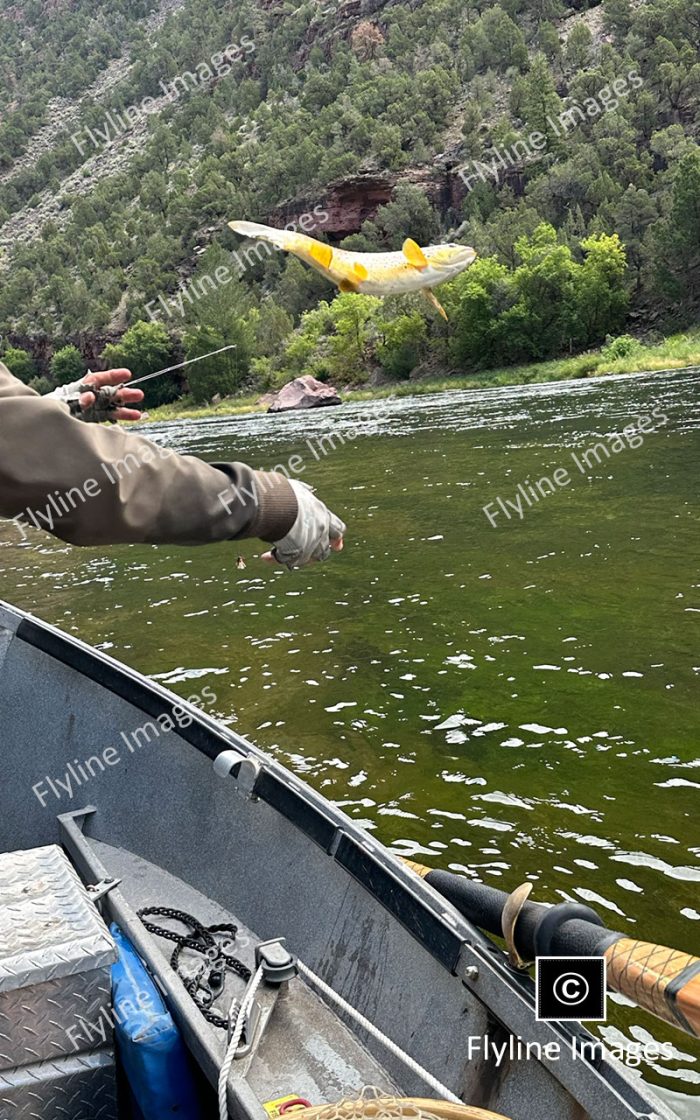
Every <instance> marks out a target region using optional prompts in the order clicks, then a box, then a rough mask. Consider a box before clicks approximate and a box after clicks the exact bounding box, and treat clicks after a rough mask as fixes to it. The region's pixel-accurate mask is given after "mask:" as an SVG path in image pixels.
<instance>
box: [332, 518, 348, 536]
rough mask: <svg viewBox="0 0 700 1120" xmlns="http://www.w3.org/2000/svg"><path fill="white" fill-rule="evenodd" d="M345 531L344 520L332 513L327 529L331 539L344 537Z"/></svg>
mask: <svg viewBox="0 0 700 1120" xmlns="http://www.w3.org/2000/svg"><path fill="white" fill-rule="evenodd" d="M346 532H347V525H346V524H345V522H344V521H341V520H340V518H339V517H336V515H335V514H334V513H332V514H331V523H330V529H329V534H330V538H331V540H332V541H335V540H338V538H339V537H344V536H345V533H346Z"/></svg>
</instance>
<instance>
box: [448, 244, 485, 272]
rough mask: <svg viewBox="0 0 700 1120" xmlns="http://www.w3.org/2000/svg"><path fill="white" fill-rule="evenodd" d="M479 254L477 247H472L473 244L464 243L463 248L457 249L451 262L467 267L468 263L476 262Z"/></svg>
mask: <svg viewBox="0 0 700 1120" xmlns="http://www.w3.org/2000/svg"><path fill="white" fill-rule="evenodd" d="M478 255H479V254H478V253H477V251H476V249H472V247H471V245H464V246H463V247H462V248H460V249H458V250H456V251H455V255H454V257H453V258H452V261H451V262H450V263H451V264H453V265H459V266H460V268H466V267H467V265H469V264H474V261H475V260H476V258H477V257H478Z"/></svg>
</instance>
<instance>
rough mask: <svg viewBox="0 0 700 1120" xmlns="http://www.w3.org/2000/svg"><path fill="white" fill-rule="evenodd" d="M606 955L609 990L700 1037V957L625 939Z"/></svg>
mask: <svg viewBox="0 0 700 1120" xmlns="http://www.w3.org/2000/svg"><path fill="white" fill-rule="evenodd" d="M603 955H604V957H605V959H606V961H607V964H608V970H607V975H608V987H609V988H612V989H613V990H614V991H616V992H620V993H621V994H622V995H623V996H627V998H628V999H631V1000H632V1002H633V1003H636V1004H637V1006H638V1007H643V1008H644V1009H645V1010H646V1011H650V1012H651V1014H652V1015H656V1016H657V1018H659V1019H663V1020H664V1021H665V1022H667V1023H671V1024H672V1025H673V1026H674V1027H680V1028H681V1030H684V1031H685V1032H686V1033H687V1034H691V1035H693V1036H694V1037H695V1038H700V957H692V956H690V954H689V953H681V952H679V951H678V950H677V949H669V948H667V947H666V946H665V945H652V944H650V943H649V942H647V941H632V940H631V939H630V938H629V937H623V936H620V937H618V939H617V940H616V941H615V942H614V943H613V944H612V945H610V946H608V948H607V949H606V951H605V953H604V954H603Z"/></svg>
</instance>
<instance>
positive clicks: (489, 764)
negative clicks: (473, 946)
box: [0, 370, 700, 1116]
mask: <svg viewBox="0 0 700 1120" xmlns="http://www.w3.org/2000/svg"><path fill="white" fill-rule="evenodd" d="M699 405H700V370H691V371H685V372H681V373H657V374H653V375H637V376H635V377H631V378H630V377H625V378H608V379H598V380H595V381H590V382H587V381H579V382H566V383H561V384H555V385H540V386H526V387H516V388H512V389H497V390H487V391H474V392H456V393H446V394H442V395H436V396H433V397H419V398H413V399H412V398H403V399H400V400H396V401H390V402H375V403H372V404H370V403H368V404H353V405H344V406H343V407H342V408H338V409H326V410H318V411H314V412H312V413H293V414H288V415H284V416H255V417H249V418H243V419H240V418H238V419H237V418H231V419H230V420H229V419H216V420H209V421H199V422H193V421H188V422H184V421H183V422H175V423H170V424H167V425H166V424H162V425H149V426H148V427H145V426H144V427H143V428H142V430H143V431H145V432H147V433H149V434H150V435H152V436H153V437H154V438H155V439H156V440H157V441H158V442H161V443H165V444H168V445H170V446H173V447H175V448H177V449H178V450H181V451H186V452H193V453H195V454H198V455H201V456H203V457H204V458H208V459H211V460H227V459H243V460H245V461H248V462H251V463H253V465H255V466H258V467H266V468H272V467H275V466H276V465H278V464H285V463H287V462H288V461H289V457H290V456H293V455H298V456H300V457H301V462H302V463H303V465H304V468H305V469H304V470H303V471H302V472H300V473H299V474H298V477H300V478H303V479H304V480H306V481H309V482H313V483H314V484H315V485H317V486H318V489H319V493H320V494H321V496H322V497H323V498H324V500H326V501H327V502H328V503H329V504H330V505H331V506H332V507H333V508H334V509H335V510H336V511H337V512H338V513H340V514H341V516H343V517H344V519H345V520H346V521H347V523H348V526H349V529H348V539H347V547H346V550H345V551H344V553H343V555H342V556H341V557H337V558H334V560H333V561H332V562H331V563H329V564H327V565H323V566H318V567H314V568H313V569H307V570H304V571H301V572H295V573H288V572H286V571H282V570H274V569H271V568H268V567H267V566H266V565H264V564H262V563H261V562H259V561H258V560H257V559H256V554H257V552H258V551H259V548H258V545H257V544H256V543H255V542H243V543H242V544H241V545H240V546H238V545H235V544H234V545H217V546H212V547H208V548H202V549H184V548H166V547H160V548H155V547H151V546H138V547H136V546H132V547H119V548H113V549H110V550H109V551H104V550H98V549H86V550H79V549H72V548H68V547H67V546H65V545H63V544H61V542H58V541H55V540H53V539H52V538H49V537H46V536H42V535H41V534H39V533H36V534H35V535H33V536H32V538H31V539H30V540H29V541H28V542H26V543H25V544H23V545H21V546H20V545H19V544H18V543H17V533H16V530H15V529H14V527H13V526H9V525H5V526H3V527H2V530H1V531H0V540H1V541H2V542H3V546H4V547H3V548H2V550H1V551H0V564H1V565H2V568H3V592H2V595H3V598H5V599H7V600H9V601H10V602H13V603H15V604H16V605H18V606H20V607H22V608H25V609H28V610H31V611H33V612H35V613H36V614H38V615H40V616H41V617H42V618H45V619H47V620H49V621H51V622H53V623H56V624H57V625H59V626H61V627H63V628H64V629H66V630H68V631H69V632H72V633H75V634H78V635H79V636H80V637H81V638H83V639H85V640H87V641H88V642H91V643H93V644H96V645H98V646H99V647H100V648H101V649H104V650H107V651H108V652H109V653H110V654H111V655H113V656H115V657H117V658H119V659H120V660H123V661H125V662H127V663H128V664H130V665H133V666H135V667H136V668H138V669H139V670H142V671H143V672H145V673H147V674H150V675H152V676H153V677H155V678H157V679H158V680H159V681H161V682H163V683H164V684H166V685H168V686H169V687H171V688H172V689H173V690H174V691H176V692H178V693H179V694H181V695H183V696H191V695H193V694H198V693H200V692H201V690H202V688H203V687H204V686H208V689H209V690H213V692H214V693H215V694H216V703H215V704H212V703H207V704H205V705H204V706H205V707H206V708H207V710H208V711H209V712H211V713H212V714H215V715H217V716H219V717H220V718H222V719H223V720H225V721H226V722H228V723H229V724H231V725H232V726H234V727H235V728H236V730H237V731H239V732H241V733H242V734H244V735H246V736H247V737H248V738H250V739H251V740H252V741H254V742H255V743H256V744H258V745H259V746H260V747H262V748H263V749H265V750H267V751H269V752H271V753H273V754H274V755H276V756H277V757H278V758H279V759H280V760H281V761H282V762H284V763H285V764H286V765H287V766H289V767H290V768H291V769H292V770H293V771H294V772H295V773H297V774H299V775H301V776H302V777H303V778H304V779H305V780H306V781H307V782H309V783H311V785H313V786H314V787H316V788H317V789H319V790H321V791H322V792H323V793H324V794H325V796H326V797H328V798H330V799H332V800H333V801H334V802H336V803H337V804H338V805H340V806H342V807H343V809H344V810H345V811H346V812H347V813H348V814H350V816H351V817H353V818H354V819H355V820H357V821H360V822H362V824H363V825H364V826H365V827H366V828H368V829H371V830H373V831H374V832H375V834H376V835H377V836H378V837H379V838H380V839H381V840H382V841H384V842H385V843H386V844H388V845H391V846H392V847H393V848H394V849H395V850H396V851H397V852H400V853H401V854H403V855H408V856H413V857H415V858H417V859H418V860H420V861H421V862H423V863H429V864H431V865H434V866H440V867H446V868H452V869H454V870H457V871H461V872H463V873H464V874H466V875H469V876H471V877H473V878H476V879H480V880H483V881H484V882H487V883H491V884H493V885H497V886H499V887H501V888H507V889H512V888H514V887H515V886H517V885H518V884H519V883H521V882H522V881H523V880H525V879H530V880H532V881H533V883H534V895H533V897H536V898H537V899H539V900H542V901H550V902H555V901H560V900H561V899H573V900H579V901H584V902H586V903H588V904H590V905H591V906H593V907H594V908H595V909H597V910H598V911H599V912H600V914H601V915H602V916H603V917H604V918H605V920H606V922H608V924H610V925H611V926H612V927H613V928H617V929H620V930H623V931H625V932H626V933H628V934H629V935H630V936H633V937H640V938H642V937H643V938H645V939H649V940H659V941H662V942H665V943H669V944H673V945H676V946H677V947H679V948H683V949H685V950H687V951H691V952H695V953H697V954H698V955H700V812H699V806H700V749H699V745H698V744H699V731H700V709H699V705H698V685H699V684H700V642H699V641H698V624H699V623H700V590H699V571H698V555H699V551H700V550H699V545H700V525H699V513H698V489H699V483H700V407H699ZM640 417H642V418H647V419H646V420H645V421H644V424H643V426H644V427H645V428H647V429H652V428H653V430H647V432H646V434H644V436H643V442H642V445H641V446H637V447H631V446H629V443H630V442H639V441H637V440H632V441H628V440H627V438H626V437H625V436H624V435H623V436H621V437H620V436H618V438H617V439H615V438H614V433H620V432H622V430H623V429H624V428H625V426H627V425H629V424H632V423H635V421H637V419H638V418H640ZM329 437H331V438H332V440H333V444H334V446H333V447H331V445H330V443H329V442H326V444H325V445H324V447H325V450H326V452H327V453H326V454H323V453H322V451H321V450H320V446H319V443H318V441H319V440H323V439H326V440H328V438H329ZM601 442H602V443H603V444H604V445H605V448H607V452H605V451H604V450H601V448H600V447H599V448H598V451H597V453H596V455H597V457H598V458H599V459H600V462H599V463H597V462H596V461H595V459H596V457H595V456H594V455H592V454H590V453H589V454H588V457H587V459H586V454H587V452H589V449H590V448H591V447H592V446H593V445H595V444H601ZM574 455H575V456H576V458H574ZM294 463H295V465H297V466H298V465H299V460H294ZM555 471H559V474H558V475H557V480H558V483H559V484H557V481H554V483H553V484H554V487H555V492H554V493H549V492H547V493H546V496H544V497H540V500H539V501H537V502H535V501H534V499H532V497H531V495H532V491H530V490H529V489H528V486H527V480H529V481H530V483H531V484H533V485H534V483H535V480H537V479H542V478H544V477H547V478H549V479H550V480H552V479H553V476H554V472H555ZM562 472H566V475H565V474H564V473H562ZM565 477H568V482H567V483H566V485H564V484H563V483H564V480H565ZM519 484H520V485H521V486H522V487H523V490H524V491H525V492H526V493H527V494H528V495H530V497H531V500H532V503H533V504H532V507H529V506H528V505H527V504H526V502H525V499H524V498H523V490H518V486H519ZM548 489H549V488H548V487H547V485H546V483H543V484H542V487H541V491H540V494H541V492H542V490H544V491H548ZM517 494H520V499H521V503H522V509H523V517H522V518H520V516H519V513H518V511H517V508H516V507H517V500H516V495H517ZM499 497H500V498H501V500H502V501H503V503H504V504H505V506H506V509H507V510H508V511H509V513H510V514H511V516H510V519H508V517H507V516H506V514H505V513H504V512H503V509H502V507H501V506H499V505H498V498H499ZM507 500H510V502H511V503H513V504H512V505H511V506H508V505H507ZM489 503H494V505H493V506H490V510H491V512H492V514H494V517H495V522H496V524H495V527H494V526H493V525H492V524H491V523H490V521H489V519H488V518H487V516H486V514H485V513H484V512H483V507H484V506H486V505H488V504H489ZM238 553H241V554H243V555H244V556H245V557H246V560H247V568H246V569H245V570H237V568H236V564H235V560H236V555H237V554H238ZM208 694H209V696H211V692H209V693H208ZM102 780H105V781H107V780H112V781H113V780H115V778H114V777H113V776H110V775H105V777H104V779H102ZM612 1020H613V1021H612V1023H611V1024H610V1025H608V1026H606V1027H604V1028H602V1030H603V1033H604V1034H605V1035H606V1037H607V1038H608V1039H609V1040H611V1041H615V1040H620V1039H627V1040H630V1041H634V1040H637V1041H644V1040H646V1039H649V1038H650V1037H651V1035H653V1036H654V1037H655V1038H658V1039H660V1040H671V1039H672V1040H673V1042H674V1045H675V1055H674V1058H673V1059H672V1060H669V1061H665V1060H661V1061H659V1062H652V1063H651V1064H646V1065H645V1067H644V1069H643V1072H644V1075H645V1076H646V1077H648V1078H649V1079H650V1080H651V1081H654V1082H655V1083H657V1084H661V1085H663V1086H664V1087H665V1088H666V1089H667V1090H668V1091H670V1092H671V1093H672V1094H673V1099H675V1100H676V1103H677V1107H678V1110H679V1112H681V1114H683V1115H685V1116H700V1044H696V1043H693V1042H691V1041H690V1040H688V1039H686V1038H685V1037H684V1036H683V1035H680V1034H678V1033H676V1032H674V1031H672V1030H670V1029H669V1030H666V1029H665V1028H664V1027H663V1026H662V1025H659V1024H657V1023H656V1022H655V1021H654V1020H652V1019H651V1018H649V1017H648V1016H645V1015H644V1014H642V1013H640V1012H639V1011H636V1010H631V1009H628V1008H623V1007H621V1006H620V1005H619V1004H613V1016H612Z"/></svg>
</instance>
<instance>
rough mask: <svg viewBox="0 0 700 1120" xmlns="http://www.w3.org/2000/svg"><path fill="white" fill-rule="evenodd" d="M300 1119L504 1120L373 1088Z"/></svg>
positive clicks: (484, 1112) (317, 1107)
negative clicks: (391, 1094) (392, 1094)
mask: <svg viewBox="0 0 700 1120" xmlns="http://www.w3.org/2000/svg"><path fill="white" fill-rule="evenodd" d="M299 1111H300V1112H303V1120H506V1118H505V1117H503V1116H501V1115H500V1114H498V1113H496V1112H489V1111H488V1110H487V1109H483V1108H472V1107H471V1105H467V1104H453V1103H452V1102H451V1101H440V1100H433V1099H431V1098H429V1097H390V1096H387V1094H386V1093H385V1092H384V1091H383V1090H381V1089H376V1088H373V1087H370V1088H366V1089H363V1090H362V1093H361V1094H360V1096H359V1097H357V1098H355V1099H344V1100H342V1101H337V1102H334V1103H331V1104H320V1105H312V1106H311V1107H310V1108H305V1109H303V1110H302V1109H300V1110H299Z"/></svg>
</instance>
